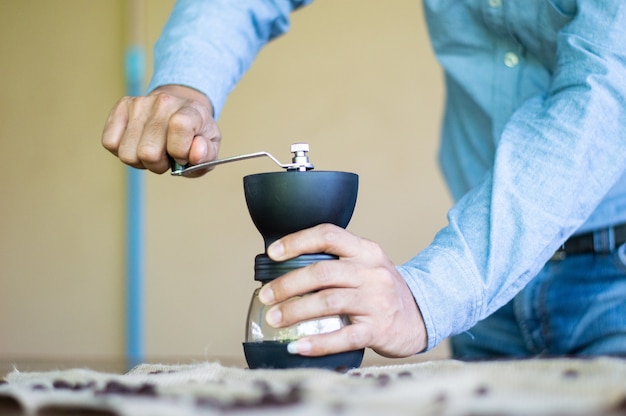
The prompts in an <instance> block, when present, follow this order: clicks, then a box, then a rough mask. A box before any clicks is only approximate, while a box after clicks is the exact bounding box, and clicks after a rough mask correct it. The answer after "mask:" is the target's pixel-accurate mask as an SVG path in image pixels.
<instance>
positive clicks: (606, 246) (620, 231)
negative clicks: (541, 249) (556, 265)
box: [552, 224, 626, 260]
mask: <svg viewBox="0 0 626 416" xmlns="http://www.w3.org/2000/svg"><path fill="white" fill-rule="evenodd" d="M624 243H626V224H620V225H615V226H612V227H607V228H601V229H598V230H595V231H591V232H588V233H584V234H578V235H573V236H571V237H570V238H569V239H568V240H567V241H566V242H565V243H564V244H563V245H562V246H561V248H560V249H558V250H557V251H556V253H554V255H553V256H552V260H562V259H564V258H565V257H566V256H567V255H571V254H591V253H596V254H609V253H612V252H613V251H615V249H616V248H617V247H619V246H620V245H622V244H624Z"/></svg>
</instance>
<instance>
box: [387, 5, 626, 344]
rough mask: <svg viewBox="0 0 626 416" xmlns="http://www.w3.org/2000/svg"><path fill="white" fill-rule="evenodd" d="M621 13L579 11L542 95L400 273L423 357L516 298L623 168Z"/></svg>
mask: <svg viewBox="0 0 626 416" xmlns="http://www.w3.org/2000/svg"><path fill="white" fill-rule="evenodd" d="M611 5H612V6H613V7H614V8H615V10H608V9H609V8H610V7H611ZM622 9H623V7H622V6H621V5H619V3H618V2H607V3H603V4H593V3H591V2H589V3H585V4H584V5H581V10H580V12H579V15H578V17H577V18H576V19H575V21H574V22H573V23H572V24H571V25H569V27H567V28H565V29H564V30H563V32H562V33H561V34H560V36H559V44H558V51H557V52H558V64H557V67H556V70H555V71H554V74H553V77H552V80H551V84H550V89H549V91H547V93H546V94H544V95H541V96H536V97H534V98H532V99H530V100H528V101H526V102H525V103H524V104H523V105H522V106H521V107H520V108H518V110H517V111H516V112H515V113H514V115H513V116H512V117H511V118H510V120H509V121H508V123H507V124H506V125H505V127H504V130H503V133H502V135H501V137H500V138H499V142H498V144H497V150H496V154H495V159H494V164H493V168H492V169H491V170H490V171H489V172H488V174H487V175H486V177H485V179H484V180H483V182H482V183H480V184H479V185H478V186H476V187H475V188H474V189H473V190H472V191H470V192H469V193H468V194H467V195H465V196H464V197H463V198H462V199H460V200H459V202H458V203H457V204H456V205H455V206H454V207H453V209H452V210H451V211H450V213H449V225H448V226H447V227H446V228H445V229H443V230H442V231H441V232H440V233H439V234H438V235H437V236H436V237H435V239H434V241H433V243H432V244H431V245H430V246H429V247H428V248H427V249H426V250H425V251H424V252H422V253H420V254H419V255H418V256H416V257H415V258H414V259H412V260H411V261H410V262H408V263H407V264H405V265H403V266H402V267H400V268H399V270H400V271H401V273H402V274H403V276H404V278H405V280H406V281H407V283H408V284H409V286H410V287H411V289H412V291H413V293H414V296H415V297H416V300H417V301H418V303H419V305H420V309H421V310H422V313H423V315H424V320H425V322H426V326H427V329H428V333H429V348H432V347H433V346H434V345H435V344H436V343H437V342H439V341H441V340H442V339H444V338H445V337H447V336H450V335H453V334H456V333H459V332H461V331H463V330H466V329H468V328H470V327H471V326H472V325H474V324H475V323H476V322H477V321H478V320H481V319H483V318H484V317H486V316H488V315H489V314H491V313H492V312H494V311H495V310H496V309H498V308H499V307H500V306H501V305H502V304H504V303H505V302H506V301H508V300H509V299H511V298H512V297H513V296H514V295H515V294H516V293H517V292H518V291H519V290H521V289H522V288H523V287H524V285H525V284H526V283H527V282H528V281H529V280H530V279H531V278H532V277H533V276H534V275H535V274H536V273H537V272H538V270H539V269H540V268H541V267H542V266H543V265H544V264H545V262H546V261H547V260H548V259H549V258H550V256H551V255H552V254H553V253H554V251H555V250H556V249H557V248H558V247H559V246H560V244H562V243H563V241H564V240H565V239H567V238H568V236H569V235H571V234H572V233H573V232H575V231H576V229H578V227H580V225H581V224H582V223H583V222H584V221H585V220H586V219H587V217H588V216H589V215H590V214H591V213H592V211H593V210H594V209H595V207H596V206H597V205H598V204H599V203H600V201H601V200H602V198H603V197H604V195H605V194H606V193H607V191H608V190H609V189H610V188H611V186H612V185H613V184H614V183H615V182H616V181H617V180H618V179H619V178H620V177H621V176H622V174H623V173H624V171H625V170H626V136H625V133H624V132H625V131H626V126H625V123H624V120H625V119H626V98H625V97H626V53H625V51H624V50H623V47H622V46H621V45H622V42H621V41H617V39H618V38H619V37H620V36H621V35H622V34H623V29H622V28H623V27H624V23H625V22H626V12H624V11H623V10H622ZM585 28H586V29H585ZM589 28H594V31H591V32H590V31H589Z"/></svg>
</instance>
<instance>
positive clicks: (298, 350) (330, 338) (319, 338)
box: [287, 325, 373, 356]
mask: <svg viewBox="0 0 626 416" xmlns="http://www.w3.org/2000/svg"><path fill="white" fill-rule="evenodd" d="M372 340H373V331H372V329H371V328H368V327H367V326H366V325H348V326H345V327H343V328H341V329H340V330H338V331H334V332H329V333H327V334H320V335H315V336H311V337H303V338H300V339H299V340H297V341H293V342H290V343H289V345H287V351H289V352H290V353H291V354H300V355H305V356H320V355H329V354H336V353H340V352H345V351H354V350H360V349H362V348H366V347H368V346H369V345H370V344H371V343H372Z"/></svg>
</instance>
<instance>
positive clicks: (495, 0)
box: [488, 0, 502, 8]
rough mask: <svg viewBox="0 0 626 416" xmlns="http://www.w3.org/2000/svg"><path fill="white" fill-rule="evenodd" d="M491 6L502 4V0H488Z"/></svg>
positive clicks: (495, 6)
mask: <svg viewBox="0 0 626 416" xmlns="http://www.w3.org/2000/svg"><path fill="white" fill-rule="evenodd" d="M488 3H489V6H491V7H493V8H497V7H500V6H502V0H488Z"/></svg>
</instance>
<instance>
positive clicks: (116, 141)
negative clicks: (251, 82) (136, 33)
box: [102, 86, 221, 176]
mask: <svg viewBox="0 0 626 416" xmlns="http://www.w3.org/2000/svg"><path fill="white" fill-rule="evenodd" d="M212 114H213V109H212V106H211V104H210V102H209V101H208V99H207V98H206V96H204V95H203V94H201V93H200V92H198V91H195V90H192V89H190V88H186V87H180V86H168V88H165V87H164V88H161V89H159V90H158V91H155V92H153V93H151V94H150V95H148V96H145V97H124V98H123V99H121V100H120V101H119V102H118V103H117V104H116V106H115V107H114V108H113V110H112V111H111V114H110V116H109V118H108V120H107V122H106V124H105V127H104V130H103V133H102V145H103V146H104V147H105V148H106V149H107V150H109V151H110V152H111V153H113V154H114V155H116V156H117V157H119V159H120V160H121V161H122V162H124V163H126V164H127V165H130V166H133V167H136V168H140V169H143V168H145V169H149V170H151V171H153V172H156V173H163V172H165V171H166V170H167V169H168V168H169V158H168V155H170V156H172V157H173V158H174V159H175V160H176V161H177V162H178V163H180V164H183V165H184V164H187V163H191V164H198V163H202V162H207V161H210V160H213V159H215V158H216V157H217V154H218V151H219V146H220V142H221V133H220V131H219V128H218V127H217V124H216V123H215V121H214V120H213V116H212ZM205 172H206V171H205ZM203 173H204V172H197V173H196V174H195V175H194V176H200V175H202V174H203Z"/></svg>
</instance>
